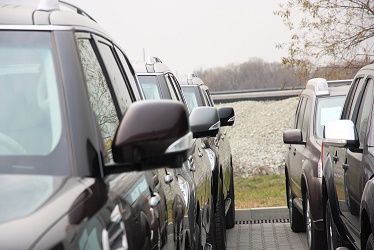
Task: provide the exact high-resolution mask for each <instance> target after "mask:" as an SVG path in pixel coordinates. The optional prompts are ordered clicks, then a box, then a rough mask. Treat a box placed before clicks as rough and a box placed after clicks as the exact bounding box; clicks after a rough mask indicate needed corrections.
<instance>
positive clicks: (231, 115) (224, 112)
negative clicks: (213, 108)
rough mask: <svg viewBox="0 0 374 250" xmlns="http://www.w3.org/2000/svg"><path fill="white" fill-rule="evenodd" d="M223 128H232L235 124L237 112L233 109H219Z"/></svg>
mask: <svg viewBox="0 0 374 250" xmlns="http://www.w3.org/2000/svg"><path fill="white" fill-rule="evenodd" d="M218 113H219V119H220V122H221V127H224V126H232V125H234V122H235V111H234V109H233V108H232V107H222V108H219V109H218Z"/></svg>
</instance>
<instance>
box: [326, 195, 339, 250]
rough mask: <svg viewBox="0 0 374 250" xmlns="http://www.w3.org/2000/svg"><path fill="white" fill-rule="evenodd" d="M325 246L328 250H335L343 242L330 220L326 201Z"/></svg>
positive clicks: (329, 211) (329, 209) (328, 205)
mask: <svg viewBox="0 0 374 250" xmlns="http://www.w3.org/2000/svg"><path fill="white" fill-rule="evenodd" d="M325 225H326V227H325V228H326V245H327V249H328V250H335V249H336V248H338V247H341V246H343V240H342V238H341V237H340V235H339V233H338V230H337V229H336V225H335V223H334V221H333V220H332V215H331V207H330V202H329V200H327V204H326V221H325Z"/></svg>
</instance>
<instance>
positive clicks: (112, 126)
mask: <svg viewBox="0 0 374 250" xmlns="http://www.w3.org/2000/svg"><path fill="white" fill-rule="evenodd" d="M78 49H79V54H80V58H81V61H82V66H83V71H84V76H85V81H86V85H87V90H88V94H89V100H90V104H91V107H92V109H93V111H94V112H95V115H96V119H97V123H98V124H99V126H100V130H101V135H102V137H103V139H104V143H105V147H106V152H105V157H106V160H107V161H110V160H112V159H113V157H112V152H111V147H112V141H113V138H114V134H115V132H116V129H117V127H118V125H119V120H118V116H117V113H116V109H115V106H114V103H113V99H112V96H111V95H110V91H109V88H108V84H107V82H106V80H105V77H104V74H103V71H102V70H101V67H100V64H99V61H98V59H97V58H96V55H95V52H94V50H93V48H92V45H91V43H90V41H89V40H88V39H78Z"/></svg>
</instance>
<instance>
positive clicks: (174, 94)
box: [165, 75, 180, 101]
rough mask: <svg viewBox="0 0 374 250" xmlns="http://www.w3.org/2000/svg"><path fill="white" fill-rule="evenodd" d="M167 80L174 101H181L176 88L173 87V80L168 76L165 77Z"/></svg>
mask: <svg viewBox="0 0 374 250" xmlns="http://www.w3.org/2000/svg"><path fill="white" fill-rule="evenodd" d="M165 80H166V83H167V85H168V87H169V90H170V94H171V97H172V99H173V100H178V101H180V99H179V98H178V96H177V93H176V92H175V88H174V86H173V83H172V82H171V79H170V77H169V76H168V75H166V76H165Z"/></svg>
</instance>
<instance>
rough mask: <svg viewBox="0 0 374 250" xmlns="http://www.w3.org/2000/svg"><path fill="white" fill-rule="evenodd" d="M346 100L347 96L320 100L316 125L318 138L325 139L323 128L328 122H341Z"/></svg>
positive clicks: (318, 101)
mask: <svg viewBox="0 0 374 250" xmlns="http://www.w3.org/2000/svg"><path fill="white" fill-rule="evenodd" d="M344 100H345V96H332V97H327V98H322V97H321V98H318V100H317V110H316V111H317V112H316V117H315V124H314V129H315V134H316V136H317V138H323V127H324V125H325V124H326V123H327V122H330V121H335V120H339V117H340V113H341V111H342V107H343V104H344Z"/></svg>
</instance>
